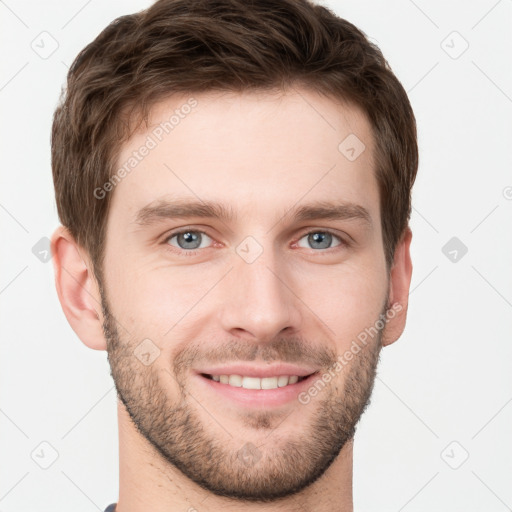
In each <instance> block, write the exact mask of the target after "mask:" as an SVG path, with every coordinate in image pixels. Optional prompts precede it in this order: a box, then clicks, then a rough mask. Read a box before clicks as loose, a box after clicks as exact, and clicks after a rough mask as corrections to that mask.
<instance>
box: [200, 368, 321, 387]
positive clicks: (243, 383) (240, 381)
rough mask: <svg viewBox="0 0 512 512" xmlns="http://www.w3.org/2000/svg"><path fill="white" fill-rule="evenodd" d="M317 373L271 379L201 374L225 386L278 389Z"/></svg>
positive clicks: (277, 376) (278, 376) (279, 376)
mask: <svg viewBox="0 0 512 512" xmlns="http://www.w3.org/2000/svg"><path fill="white" fill-rule="evenodd" d="M315 373H317V372H313V373H311V374H309V375H275V376H271V377H251V376H248V375H237V374H233V375H210V374H208V373H201V374H200V375H201V376H202V377H204V378H206V379H210V380H213V381H215V382H220V383H221V384H226V385H227V386H231V387H235V388H244V389H278V388H284V387H287V386H291V385H293V384H296V383H297V382H302V381H303V380H306V379H308V378H309V377H311V376H312V375H314V374H315Z"/></svg>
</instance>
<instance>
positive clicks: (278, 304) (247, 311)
mask: <svg viewBox="0 0 512 512" xmlns="http://www.w3.org/2000/svg"><path fill="white" fill-rule="evenodd" d="M270 238H271V237H268V238H267V240H270ZM233 262H234V263H233V265H234V268H233V270H232V271H231V272H230V273H229V274H228V276H227V279H226V281H225V283H224V284H223V286H224V287H226V288H225V295H224V296H225V297H226V298H227V300H225V301H224V302H223V311H222V314H221V319H222V323H223V328H224V329H225V330H226V331H233V330H237V332H238V333H239V332H240V330H243V331H245V332H246V333H247V335H251V336H252V337H254V338H257V339H258V340H263V339H272V338H273V337H275V336H276V335H278V334H279V333H280V332H281V331H282V330H283V329H286V328H291V329H292V330H296V329H298V327H299V324H300V314H299V310H298V308H297V306H298V304H297V299H296V297H295V296H294V294H293V292H292V290H291V289H290V288H289V287H290V286H291V284H289V283H288V282H287V281H288V279H287V272H286V271H285V265H286V262H285V261H284V260H283V258H281V257H279V254H276V252H275V250H274V249H273V248H272V247H271V246H270V245H266V246H264V243H263V242H262V241H261V239H259V240H258V241H256V239H254V238H253V237H247V238H246V239H245V240H243V241H242V242H241V243H240V244H239V245H238V246H237V248H236V254H235V257H234V259H233Z"/></svg>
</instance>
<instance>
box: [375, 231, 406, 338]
mask: <svg viewBox="0 0 512 512" xmlns="http://www.w3.org/2000/svg"><path fill="white" fill-rule="evenodd" d="M411 239H412V232H411V230H410V228H409V227H407V228H406V230H405V231H404V233H403V235H402V237H401V239H400V241H399V242H398V244H397V246H396V249H395V255H394V259H393V266H392V267H391V276H390V283H389V309H388V315H387V322H386V327H385V329H384V331H383V333H382V346H386V345H390V344H391V343H394V342H395V341H396V340H397V339H398V338H399V337H400V336H401V335H402V333H403V331H404V329H405V321H406V318H407V308H408V305H409V288H410V285H411V276H412V261H411V253H410V245H411Z"/></svg>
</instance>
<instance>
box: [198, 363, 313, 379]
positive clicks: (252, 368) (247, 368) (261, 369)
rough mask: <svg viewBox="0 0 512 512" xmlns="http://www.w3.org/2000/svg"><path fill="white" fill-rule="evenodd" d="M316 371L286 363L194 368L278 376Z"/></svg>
mask: <svg viewBox="0 0 512 512" xmlns="http://www.w3.org/2000/svg"><path fill="white" fill-rule="evenodd" d="M316 371H317V369H315V368H311V367H307V366H297V365H293V364H288V363H274V364H266V365H265V366H261V365H260V366H257V365H254V364H252V365H249V364H246V363H245V364H244V363H234V364H229V365H223V366H210V367H208V368H201V369H199V370H196V372H197V373H206V374H208V375H242V376H246V377H279V376H281V375H297V376H298V377H305V376H307V375H311V374H312V373H315V372H316Z"/></svg>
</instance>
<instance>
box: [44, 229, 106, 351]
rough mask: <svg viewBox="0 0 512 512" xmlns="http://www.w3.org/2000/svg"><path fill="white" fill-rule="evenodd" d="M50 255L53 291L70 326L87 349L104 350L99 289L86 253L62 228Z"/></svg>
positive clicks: (53, 243) (54, 234)
mask: <svg viewBox="0 0 512 512" xmlns="http://www.w3.org/2000/svg"><path fill="white" fill-rule="evenodd" d="M51 251H52V258H53V268H54V270H55V287H56V288H57V295H58V296H59V301H60V304H61V306H62V310H63V311H64V314H65V315H66V318H67V320H68V322H69V325H71V328H72V329H73V331H75V333H76V334H77V335H78V337H79V338H80V339H81V340H82V342H83V343H84V344H85V345H87V346H88V347H89V348H92V349H94V350H106V349H107V346H106V341H105V336H104V333H103V328H102V322H103V321H102V313H101V297H100V293H99V287H98V283H97V281H96V278H95V276H94V272H93V271H92V264H91V263H90V262H89V259H88V258H87V256H86V252H85V251H84V250H83V249H82V248H81V247H79V246H78V244H77V243H76V241H75V239H74V238H73V236H72V235H71V233H70V232H69V231H68V230H67V229H66V228H65V227H63V226H60V227H58V228H57V229H56V230H55V232H54V233H53V235H52V239H51Z"/></svg>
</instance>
